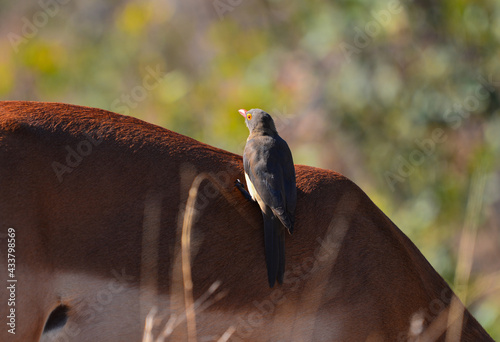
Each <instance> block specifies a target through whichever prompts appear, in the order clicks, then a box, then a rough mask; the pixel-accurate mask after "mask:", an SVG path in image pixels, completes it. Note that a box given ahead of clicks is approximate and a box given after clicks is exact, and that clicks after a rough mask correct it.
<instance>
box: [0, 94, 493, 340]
mask: <svg viewBox="0 0 500 342" xmlns="http://www.w3.org/2000/svg"><path fill="white" fill-rule="evenodd" d="M85 133H88V134H90V136H91V137H92V138H93V139H95V140H96V141H100V143H98V145H92V151H91V152H90V153H89V154H88V155H86V156H83V157H82V160H81V161H80V163H79V164H78V165H77V166H75V167H72V168H71V169H72V172H71V173H65V174H63V175H62V182H60V181H59V179H58V177H57V176H56V173H55V172H54V170H53V164H54V162H57V163H61V164H65V158H66V156H67V154H68V149H67V147H66V146H69V147H70V148H71V149H73V150H76V149H77V147H78V146H81V147H82V146H83V147H88V146H89V145H88V144H87V143H82V141H86V140H87V141H90V140H89V139H90V138H89V136H88V135H85ZM243 138H244V137H243ZM83 147H82V148H83ZM84 151H87V150H84ZM296 172H297V188H298V201H297V202H298V203H297V209H296V226H295V231H294V234H293V236H287V241H286V259H287V272H286V274H285V280H284V284H283V285H282V286H277V287H275V288H274V289H270V288H269V287H268V285H267V280H266V269H265V261H264V247H263V233H262V218H261V215H260V211H259V208H258V206H257V205H256V204H252V203H250V202H248V201H246V200H245V199H244V198H243V197H242V196H241V194H240V193H239V191H238V190H237V189H236V188H235V187H234V180H236V179H237V178H239V179H240V180H243V179H244V176H243V167H242V160H241V156H239V155H235V154H232V153H229V152H226V151H223V150H220V149H218V148H215V147H211V146H209V145H206V144H203V143H200V142H198V141H196V140H193V139H190V138H188V137H185V136H182V135H180V134H177V133H174V132H171V131H169V130H166V129H163V128H160V127H157V126H154V125H151V124H148V123H145V122H143V121H140V120H137V119H134V118H131V117H126V116H121V115H117V114H114V113H111V112H107V111H104V110H99V109H93V108H86V107H79V106H72V105H66V104H58V103H36V102H2V103H0V233H1V234H5V233H6V232H7V228H8V227H13V228H15V229H16V277H17V279H18V283H17V286H18V287H17V292H16V315H17V320H16V335H11V334H8V333H7V331H6V330H7V328H6V327H5V324H4V323H2V328H1V329H0V340H2V341H7V340H8V341H37V340H39V339H41V340H44V339H46V340H48V337H47V336H42V330H43V326H44V324H45V321H46V320H47V317H48V316H49V314H50V312H51V311H52V310H53V309H54V308H55V307H57V305H59V304H64V305H67V306H68V307H69V313H68V316H69V318H68V322H67V323H66V326H65V327H64V328H63V329H60V330H55V331H52V332H51V333H50V334H51V336H53V337H56V338H60V340H65V339H64V338H63V337H64V336H67V338H68V339H67V340H70V341H90V340H95V341H123V340H127V341H140V340H141V338H142V334H143V326H144V319H145V314H146V313H147V312H148V311H149V309H150V307H151V306H152V305H154V304H156V305H158V310H159V313H160V315H159V316H158V317H159V318H162V319H163V320H162V324H161V326H156V327H155V328H154V329H153V334H158V333H159V329H160V328H161V327H162V326H163V325H164V324H165V323H166V322H167V321H168V319H169V318H170V317H172V314H177V315H182V313H183V312H184V310H185V307H184V295H183V293H184V292H183V286H182V272H181V271H180V266H179V265H180V257H179V255H180V233H181V227H182V223H183V219H184V216H183V213H184V209H185V204H186V200H187V198H188V193H189V189H190V186H191V183H192V182H193V179H194V178H195V176H196V175H198V174H200V173H207V174H210V175H212V176H213V178H215V179H216V180H218V182H219V183H220V184H219V186H221V188H220V189H219V188H217V186H214V185H213V183H212V181H210V180H206V181H204V182H202V184H201V187H200V189H199V195H198V197H199V198H198V201H197V205H196V210H197V211H196V213H197V214H196V216H195V217H194V221H195V224H194V226H193V227H192V238H191V258H192V276H193V283H194V288H193V296H194V300H195V301H196V300H197V299H198V298H200V296H203V295H204V294H206V291H207V290H208V288H209V287H210V286H211V285H212V284H213V283H214V282H216V281H220V284H221V285H220V287H219V288H218V289H217V290H216V291H215V293H214V294H212V295H211V296H209V299H208V300H207V301H206V302H205V304H206V306H207V308H205V309H204V310H203V308H197V310H196V328H197V330H196V333H197V338H198V340H200V341H203V340H211V338H212V339H213V340H217V339H218V338H219V337H220V336H222V334H224V332H226V331H227V330H228V329H230V328H231V327H232V330H231V329H230V330H229V331H230V332H231V331H232V337H231V339H230V341H241V340H248V341H277V340H280V339H281V340H283V341H292V340H297V341H300V340H304V341H365V340H369V341H398V340H400V341H406V340H407V338H408V333H409V326H410V322H411V321H412V318H413V319H415V317H423V318H424V322H425V323H424V326H425V327H427V326H428V325H429V324H430V323H432V321H436V319H437V318H438V317H441V318H443V317H444V318H446V310H443V309H445V308H446V307H448V304H449V302H450V299H451V298H452V297H453V296H452V292H451V290H450V289H449V287H448V285H447V284H446V283H445V281H444V280H443V279H442V278H441V277H440V276H439V275H438V274H437V273H436V271H435V270H434V269H433V268H432V267H431V265H430V264H429V263H428V262H427V261H426V260H425V258H424V257H423V256H422V254H421V253H420V252H419V251H418V249H417V248H416V247H415V246H414V245H413V243H412V242H411V241H410V240H409V239H408V238H407V237H406V236H405V235H404V234H403V233H402V232H401V231H400V230H399V229H398V228H397V227H396V226H395V225H394V224H393V223H392V222H391V221H390V220H389V219H388V218H387V217H386V216H385V215H384V214H383V213H382V212H381V211H380V210H379V209H378V208H377V207H376V206H375V205H374V204H373V203H372V202H371V201H370V199H369V198H368V197H367V196H366V195H365V194H364V193H363V191H361V190H360V189H359V188H358V187H357V186H356V185H355V184H353V183H352V182H351V181H349V180H348V179H347V178H345V177H344V176H342V175H340V174H338V173H335V172H332V171H328V170H322V169H317V168H313V167H308V166H301V165H297V166H296ZM155 222H157V224H156V223H155ZM1 237H4V235H1ZM0 243H2V245H0V257H1V259H0V277H1V279H4V280H5V279H7V277H8V274H7V266H6V260H7V256H6V248H5V247H6V244H7V241H6V238H5V237H4V238H2V239H0ZM143 246H144V247H143ZM143 248H144V250H143ZM141 272H142V273H141ZM120 273H121V274H123V275H126V277H125V278H124V279H126V280H123V279H121V278H120V277H117V276H116V275H117V274H120ZM141 277H142V278H141ZM117 279H119V280H117ZM120 279H121V280H120ZM139 286H140V288H141V291H139V290H138V288H139ZM106 291H107V292H106ZM218 294H219V295H218ZM7 295H8V293H7V292H6V290H5V286H2V290H1V297H0V300H1V301H0V303H2V305H0V317H6V316H7V315H8V311H7V310H8V307H7V305H6V304H5V303H6V302H7ZM217 296H218V297H217ZM145 298H146V299H145ZM89 303H94V304H92V305H90V304H89ZM89 305H90V306H89ZM99 305H100V306H99ZM440 314H441V316H440ZM419 315H420V316H419ZM443 315H444V316H443ZM3 320H5V318H4V319H3ZM445 321H446V320H445ZM46 335H48V334H46ZM68 336H69V337H68ZM438 336H439V334H438ZM171 337H172V340H175V341H177V340H184V339H185V338H186V323H185V321H181V322H180V323H179V324H178V325H177V326H176V328H175V329H174V331H173V333H172V335H171ZM443 337H444V335H442V336H441V338H443ZM462 340H463V341H492V339H491V338H490V337H489V336H488V334H487V333H486V332H485V331H484V330H483V328H482V327H481V326H480V325H479V324H478V323H477V321H476V320H475V319H474V318H473V317H472V316H471V315H470V314H469V312H468V311H467V310H465V316H464V326H463V330H462Z"/></svg>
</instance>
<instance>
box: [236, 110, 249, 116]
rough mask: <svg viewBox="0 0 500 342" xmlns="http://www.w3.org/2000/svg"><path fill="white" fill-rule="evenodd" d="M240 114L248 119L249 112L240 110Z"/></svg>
mask: <svg viewBox="0 0 500 342" xmlns="http://www.w3.org/2000/svg"><path fill="white" fill-rule="evenodd" d="M238 113H240V114H241V116H243V117H244V118H246V117H247V111H246V110H245V109H239V110H238Z"/></svg>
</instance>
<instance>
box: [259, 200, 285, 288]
mask: <svg viewBox="0 0 500 342" xmlns="http://www.w3.org/2000/svg"><path fill="white" fill-rule="evenodd" d="M266 209H267V210H266V212H263V213H262V216H263V219H264V243H265V249H266V264H267V279H268V281H269V286H270V287H273V286H274V283H275V282H276V279H278V283H280V284H282V283H283V275H284V274H285V229H284V227H283V226H282V223H281V221H280V220H279V219H278V218H277V217H276V216H274V214H273V212H272V211H271V209H270V208H269V207H268V208H266Z"/></svg>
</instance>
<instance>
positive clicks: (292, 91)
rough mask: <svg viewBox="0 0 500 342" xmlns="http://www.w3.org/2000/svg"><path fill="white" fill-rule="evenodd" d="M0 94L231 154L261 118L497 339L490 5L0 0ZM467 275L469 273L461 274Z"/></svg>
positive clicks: (496, 166)
mask: <svg viewBox="0 0 500 342" xmlns="http://www.w3.org/2000/svg"><path fill="white" fill-rule="evenodd" d="M0 36H1V40H0V98H1V99H2V100H37V101H57V102H67V103H73V104H79V105H85V106H92V107H99V108H103V109H108V110H112V111H115V112H118V113H122V114H127V115H132V116H135V117H138V118H141V119H143V120H146V121H149V122H152V123H155V124H158V125H161V126H163V127H167V128H169V129H171V130H174V131H177V132H180V133H182V134H185V135H188V136H191V137H193V138H195V139H198V140H201V141H203V142H206V143H209V144H212V145H215V146H217V147H220V148H223V149H227V150H229V151H232V152H235V153H239V154H241V153H242V151H243V146H244V142H245V139H246V137H247V134H248V131H247V128H246V127H245V125H244V123H243V120H242V118H241V116H240V115H239V114H238V112H237V110H238V109H239V108H246V109H250V108H256V107H258V108H263V109H265V110H266V111H268V112H269V113H271V114H272V115H273V117H274V118H275V121H276V123H277V127H278V130H279V131H280V134H281V135H282V136H283V137H284V138H285V140H287V141H288V142H289V145H290V147H291V149H292V151H293V154H294V159H295V161H296V163H298V164H308V165H314V166H318V167H323V168H328V169H332V170H335V171H338V172H341V173H343V174H344V175H346V176H347V177H349V178H351V179H352V180H353V181H355V182H356V183H357V184H358V185H359V186H360V187H361V188H362V189H363V190H364V191H365V192H366V193H367V194H368V195H369V196H370V197H371V198H372V200H373V201H374V202H375V203H376V204H377V205H378V206H379V207H380V208H381V209H382V210H383V211H384V212H385V213H386V214H387V215H388V216H389V217H390V218H391V219H392V220H393V221H394V222H395V223H396V224H397V225H398V226H399V227H400V228H401V229H402V230H403V231H404V232H405V234H407V235H408V236H409V237H410V238H411V239H412V240H413V241H414V242H415V244H416V245H417V246H418V247H419V248H420V250H421V251H422V252H423V253H424V255H425V256H426V257H427V258H428V260H429V261H430V262H431V264H432V265H433V266H434V267H435V268H436V270H437V271H438V272H439V273H440V274H441V275H442V276H443V277H444V278H445V279H446V280H447V281H448V282H449V283H450V284H451V285H452V287H453V288H454V289H455V291H457V293H458V294H459V295H460V297H461V298H462V300H463V301H464V302H465V303H466V304H467V306H468V307H469V308H470V309H471V311H472V312H473V313H474V315H475V316H476V317H477V318H478V319H479V321H480V322H481V323H482V324H483V326H484V327H485V328H486V329H487V330H488V331H489V333H490V334H491V335H492V336H493V338H495V339H496V340H500V229H499V227H500V159H499V156H500V107H499V105H500V102H499V101H500V45H499V40H500V2H499V1H497V0H474V1H472V0H458V1H457V0H442V1H431V0H413V1H410V0H401V1H398V0H389V1H387V0H380V1H377V0H375V1H373V0H370V1H368V0H353V1H346V0H338V1H335V2H333V1H308V2H306V1H302V2H299V1H296V2H290V1H280V0H259V1H247V0H206V1H194V0H182V1H181V0H177V1H174V0H146V1H145V0H141V1H138V0H136V1H134V0H114V1H112V0H108V1H97V0H86V1H75V0H40V1H6V0H1V1H0ZM469 274H470V276H469Z"/></svg>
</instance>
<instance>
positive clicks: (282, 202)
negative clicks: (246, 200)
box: [243, 136, 293, 229]
mask: <svg viewBox="0 0 500 342" xmlns="http://www.w3.org/2000/svg"><path fill="white" fill-rule="evenodd" d="M281 154H282V151H280V149H279V148H278V145H277V141H276V140H275V139H274V138H272V137H268V136H259V137H256V138H253V139H251V140H249V141H247V145H246V146H245V151H244V154H243V166H244V168H245V173H246V174H247V175H248V178H250V181H251V182H252V185H253V187H254V188H255V190H256V191H257V193H258V194H259V196H260V198H261V199H262V201H263V202H264V204H265V205H267V206H269V207H270V208H271V209H272V211H273V212H274V214H275V215H276V216H278V218H279V219H280V221H281V222H282V223H283V225H284V226H285V227H287V229H289V228H290V226H291V220H290V218H289V217H288V213H287V210H286V209H287V207H286V205H287V203H286V197H285V196H286V192H285V182H284V170H283V165H282V155H281ZM292 166H293V164H292ZM262 207H263V206H262V205H261V208H262Z"/></svg>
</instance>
